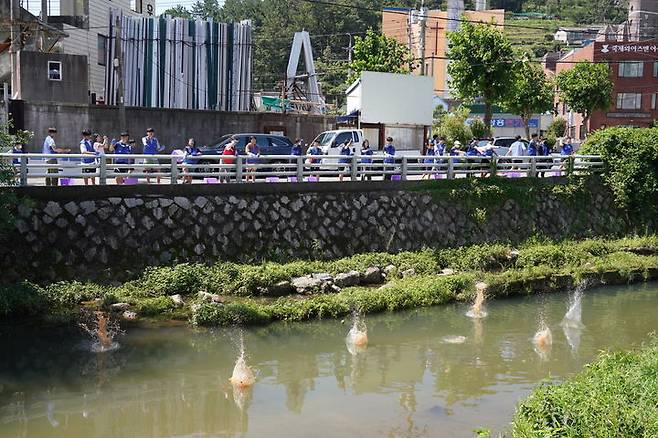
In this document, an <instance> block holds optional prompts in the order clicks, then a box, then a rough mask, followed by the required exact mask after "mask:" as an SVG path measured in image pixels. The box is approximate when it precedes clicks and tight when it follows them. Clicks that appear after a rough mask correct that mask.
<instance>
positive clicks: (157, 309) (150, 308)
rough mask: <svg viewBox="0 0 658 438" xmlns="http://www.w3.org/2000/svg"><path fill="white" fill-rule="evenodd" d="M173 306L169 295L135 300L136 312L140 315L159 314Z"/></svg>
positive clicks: (173, 307)
mask: <svg viewBox="0 0 658 438" xmlns="http://www.w3.org/2000/svg"><path fill="white" fill-rule="evenodd" d="M175 308H176V306H175V305H174V302H173V301H172V300H171V298H169V297H156V298H145V299H142V300H140V301H138V302H137V313H138V314H139V315H141V316H156V315H161V314H163V313H167V312H169V311H171V310H174V309H175Z"/></svg>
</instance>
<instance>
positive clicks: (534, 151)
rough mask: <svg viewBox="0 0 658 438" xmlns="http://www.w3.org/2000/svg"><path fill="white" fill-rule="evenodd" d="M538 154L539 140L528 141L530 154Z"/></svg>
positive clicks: (532, 155)
mask: <svg viewBox="0 0 658 438" xmlns="http://www.w3.org/2000/svg"><path fill="white" fill-rule="evenodd" d="M536 155H537V142H536V141H534V140H533V141H531V142H530V143H528V156H530V157H534V156H536Z"/></svg>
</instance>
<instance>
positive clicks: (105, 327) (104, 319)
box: [78, 310, 121, 353]
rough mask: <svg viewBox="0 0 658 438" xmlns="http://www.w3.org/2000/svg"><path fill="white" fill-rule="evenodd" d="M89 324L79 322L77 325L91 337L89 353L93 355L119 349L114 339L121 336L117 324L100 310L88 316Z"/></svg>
mask: <svg viewBox="0 0 658 438" xmlns="http://www.w3.org/2000/svg"><path fill="white" fill-rule="evenodd" d="M88 318H89V319H90V321H89V322H80V323H79V324H78V325H79V326H80V327H81V328H82V329H83V330H84V331H85V332H87V334H88V335H89V336H91V339H92V343H91V351H93V352H94V353H105V352H108V351H113V350H116V349H117V348H119V343H118V342H116V341H115V338H116V337H117V336H118V335H119V334H121V328H120V327H119V323H118V322H116V321H113V320H111V319H110V317H109V316H108V315H107V314H106V313H105V312H101V311H100V310H95V311H93V312H91V314H90V315H89V316H88Z"/></svg>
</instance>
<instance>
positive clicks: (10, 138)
mask: <svg viewBox="0 0 658 438" xmlns="http://www.w3.org/2000/svg"><path fill="white" fill-rule="evenodd" d="M12 131H14V130H12V124H11V123H7V124H0V152H8V151H11V149H12V148H13V147H14V146H15V145H17V144H25V143H27V142H29V140H30V138H31V137H32V133H31V132H29V131H21V130H18V131H15V132H14V133H12ZM17 184H18V180H17V177H16V171H15V170H14V168H13V167H12V166H11V165H10V164H9V163H6V162H4V161H0V237H3V236H5V235H6V234H7V233H8V232H9V231H10V230H12V228H13V223H14V214H13V212H14V210H15V208H16V206H17V205H18V203H19V199H18V197H17V196H16V193H15V191H14V190H13V189H12V187H15V186H16V185H17Z"/></svg>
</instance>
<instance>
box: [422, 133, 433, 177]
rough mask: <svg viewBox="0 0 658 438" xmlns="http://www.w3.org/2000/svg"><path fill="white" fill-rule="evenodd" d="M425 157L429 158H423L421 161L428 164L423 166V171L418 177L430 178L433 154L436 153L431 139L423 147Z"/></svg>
mask: <svg viewBox="0 0 658 438" xmlns="http://www.w3.org/2000/svg"><path fill="white" fill-rule="evenodd" d="M424 155H425V156H426V157H430V158H425V159H424V160H423V162H424V163H425V164H429V166H427V167H425V173H423V175H422V176H421V177H420V179H430V177H431V176H432V169H433V168H434V156H435V155H436V146H435V143H434V141H433V140H430V141H429V142H428V143H427V147H426V148H425V154H424Z"/></svg>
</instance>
